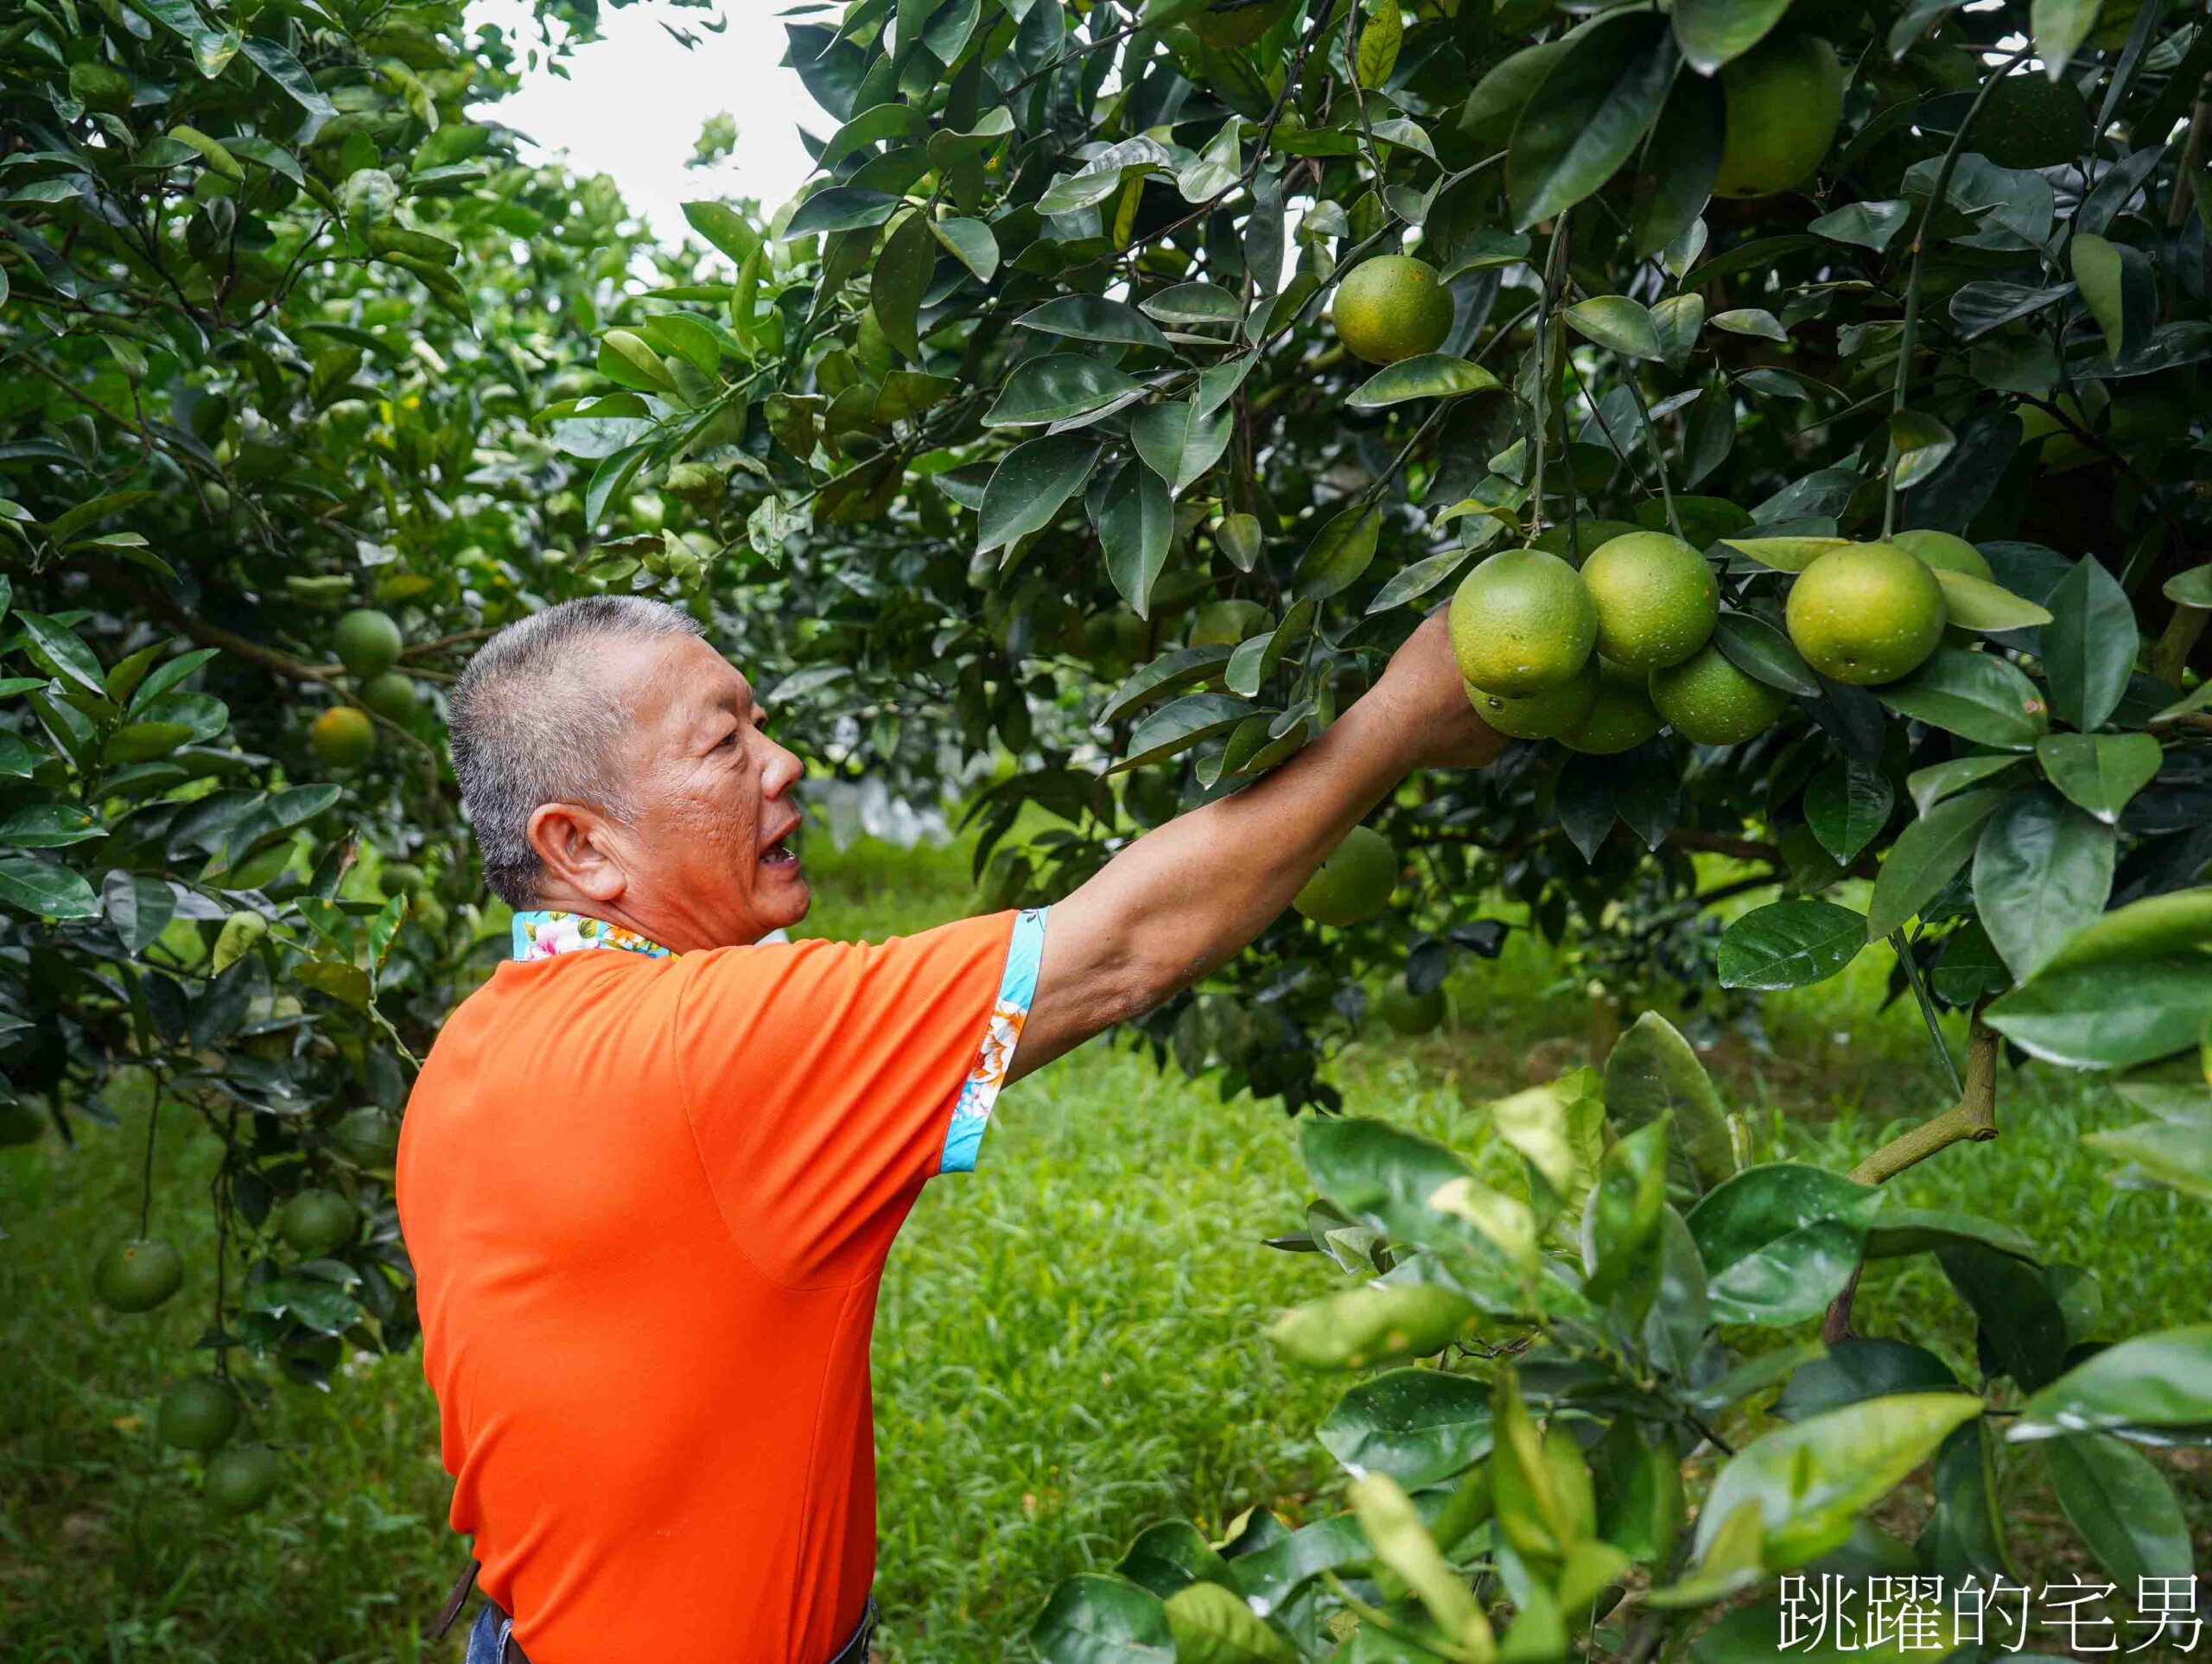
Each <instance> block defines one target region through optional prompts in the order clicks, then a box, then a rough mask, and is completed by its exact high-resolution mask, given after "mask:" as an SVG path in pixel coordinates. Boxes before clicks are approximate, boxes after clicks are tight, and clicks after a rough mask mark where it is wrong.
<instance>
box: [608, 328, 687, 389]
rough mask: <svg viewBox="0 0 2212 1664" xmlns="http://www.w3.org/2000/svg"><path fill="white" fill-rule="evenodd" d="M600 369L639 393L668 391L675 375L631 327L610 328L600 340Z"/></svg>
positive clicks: (672, 386)
mask: <svg viewBox="0 0 2212 1664" xmlns="http://www.w3.org/2000/svg"><path fill="white" fill-rule="evenodd" d="M599 373H600V374H601V375H602V376H605V377H606V378H607V379H608V380H609V381H611V382H613V384H615V385H616V386H618V387H627V388H630V389H632V390H633V391H637V392H640V393H669V392H673V391H675V389H676V378H675V377H674V376H672V375H671V374H670V373H669V369H668V365H665V364H664V363H663V362H662V361H661V356H660V354H659V353H658V352H654V351H653V349H652V347H650V346H646V345H645V340H644V339H643V338H642V337H640V336H639V334H637V333H635V332H634V331H632V330H628V329H610V330H608V331H607V333H606V335H605V336H604V337H603V338H602V339H601V341H600V343H599Z"/></svg>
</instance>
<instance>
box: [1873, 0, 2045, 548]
mask: <svg viewBox="0 0 2212 1664" xmlns="http://www.w3.org/2000/svg"><path fill="white" fill-rule="evenodd" d="M2034 49H2035V47H2034V42H2032V41H2031V42H2029V43H2028V44H2027V45H2026V46H2024V47H2022V48H2020V49H2019V50H2018V52H2016V53H2014V54H2012V56H2011V57H2010V58H2007V59H2006V60H2005V61H2004V62H2003V63H2002V64H2000V65H1999V66H1998V68H1997V73H1995V74H1993V75H1992V76H1991V77H1990V78H1989V79H1987V80H1986V81H1984V82H1983V83H1982V84H1981V91H1980V92H1977V93H1975V94H1974V102H1973V103H1972V104H1971V105H1967V113H1966V118H1965V119H1964V120H1963V121H1961V122H1960V124H1959V130H1958V131H1957V132H1955V133H1954V134H1952V135H1951V148H1950V149H1948V150H1946V151H1944V152H1943V162H1942V166H1941V167H1939V168H1936V184H1935V188H1934V189H1932V190H1931V191H1929V194H1928V206H1926V207H1924V208H1923V209H1922V210H1921V211H1920V220H1919V223H1918V224H1917V225H1915V226H1914V227H1913V232H1912V245H1911V246H1912V271H1911V273H1910V276H1907V277H1906V279H1905V285H1904V329H1903V330H1902V331H1900V332H1899V333H1898V335H1897V390H1896V391H1895V392H1894V393H1892V394H1891V398H1890V414H1891V416H1899V415H1902V414H1903V413H1904V401H1905V395H1906V393H1907V392H1908V391H1910V388H1911V385H1912V353H1913V347H1914V345H1915V343H1916V340H1918V337H1919V334H1920V273H1921V268H1922V267H1923V265H1924V264H1926V262H1927V258H1928V222H1929V219H1933V218H1934V217H1935V215H1936V212H1937V211H1938V210H1939V209H1941V208H1942V206H1943V204H1944V203H1945V202H1947V201H1948V200H1949V199H1950V191H1951V174H1952V172H1953V170H1954V169H1955V168H1957V167H1958V165H1959V156H1960V153H1961V151H1962V150H1963V149H1965V147H1966V142H1967V133H1968V132H1969V131H1970V130H1972V129H1973V127H1974V117H1976V116H1978V115H1980V113H1981V107H1982V105H1985V104H1986V103H1988V102H1989V95H1990V93H1991V92H1992V91H1993V89H1994V88H1995V87H1996V86H1997V84H1998V83H1999V81H2001V80H2003V79H2005V76H2006V75H2008V74H2010V73H2012V69H2013V67H2015V66H2016V65H2018V63H2019V61H2020V60H2022V59H2023V58H2025V57H2026V56H2027V55H2028V54H2029V53H2031V51H2033V50H2034ZM1890 448H1891V458H1890V467H1889V477H1888V479H1887V480H1886V481H1885V484H1884V487H1883V492H1882V541H1883V542H1884V543H1887V542H1889V540H1890V535H1891V533H1892V532H1894V531H1895V530H1897V457H1896V449H1897V443H1896V441H1895V440H1892V441H1891V447H1890Z"/></svg>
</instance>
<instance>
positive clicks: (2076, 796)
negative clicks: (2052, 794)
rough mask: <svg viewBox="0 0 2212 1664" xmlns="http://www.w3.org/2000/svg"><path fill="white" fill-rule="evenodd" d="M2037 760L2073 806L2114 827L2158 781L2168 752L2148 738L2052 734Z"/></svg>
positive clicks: (2041, 744) (2040, 742) (2041, 746)
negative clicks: (2138, 795) (2136, 798)
mask: <svg viewBox="0 0 2212 1664" xmlns="http://www.w3.org/2000/svg"><path fill="white" fill-rule="evenodd" d="M2036 760H2037V762H2039V763H2041V764H2042V765H2043V772H2044V775H2045V776H2046V777H2047V778H2049V779H2050V783H2051V784H2053V785H2055V786H2056V787H2057V788H2058V789H2059V791H2061V792H2063V794H2064V795H2065V797H2066V799H2067V801H2068V802H2069V803H2078V804H2080V805H2081V807H2082V808H2083V809H2086V810H2088V811H2089V813H2090V814H2092V815H2094V816H2096V817H2097V818H2098V819H2099V820H2101V821H2102V822H2105V824H2106V825H2107V826H2110V825H2113V824H2116V823H2117V822H2118V821H2119V819H2120V810H2123V809H2125V808H2126V807H2127V804H2128V802H2129V800H2130V799H2131V798H2133V797H2134V796H2135V794H2136V793H2137V792H2139V791H2141V790H2142V789H2143V788H2144V787H2145V786H2146V785H2148V784H2151V782H2152V780H2154V779H2156V778H2158V770H2159V768H2160V766H2161V765H2163V764H2164V760H2165V753H2164V751H2163V750H2161V749H2160V747H2159V745H2158V740H2156V739H2155V738H2154V737H2152V735H2150V734H2046V735H2045V736H2044V738H2042V739H2041V740H2037V741H2036Z"/></svg>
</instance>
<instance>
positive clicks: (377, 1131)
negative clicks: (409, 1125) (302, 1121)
mask: <svg viewBox="0 0 2212 1664" xmlns="http://www.w3.org/2000/svg"><path fill="white" fill-rule="evenodd" d="M329 1137H330V1143H331V1146H332V1147H333V1148H334V1149H335V1150H336V1151H337V1152H338V1153H339V1154H340V1155H342V1156H344V1157H345V1158H346V1160H348V1161H350V1162H352V1163H353V1165H355V1166H357V1167H389V1166H390V1165H391V1159H392V1157H394V1156H395V1155H397V1154H398V1153H399V1128H398V1127H397V1124H395V1123H394V1121H392V1119H391V1116H390V1115H386V1114H385V1112H384V1111H383V1110H381V1109H348V1110H347V1111H346V1113H345V1114H344V1115H340V1117H339V1118H338V1124H337V1125H336V1126H335V1127H332V1128H331V1129H330V1134H329Z"/></svg>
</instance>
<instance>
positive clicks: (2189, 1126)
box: [2082, 1117, 2212, 1202]
mask: <svg viewBox="0 0 2212 1664" xmlns="http://www.w3.org/2000/svg"><path fill="white" fill-rule="evenodd" d="M2082 1143H2084V1144H2086V1145H2088V1146H2089V1147H2090V1148H2092V1149H2094V1150H2096V1151H2098V1152H2099V1153H2101V1154H2104V1155H2108V1156H2110V1157H2112V1158H2113V1159H2114V1160H2115V1161H2125V1162H2126V1163H2128V1164H2129V1165H2130V1166H2131V1167H2132V1168H2133V1169H2134V1172H2133V1175H2131V1177H2132V1178H2141V1179H2144V1180H2147V1181H2149V1182H2150V1183H2152V1184H2163V1185H2164V1186H2165V1187H2166V1188H2167V1189H2168V1190H2171V1191H2181V1192H2182V1193H2183V1195H2184V1196H2193V1197H2196V1198H2197V1199H2198V1200H2199V1201H2203V1202H2212V1117H2209V1118H2207V1119H2204V1120H2201V1121H2186V1122H2183V1121H2139V1122H2137V1123H2136V1124H2135V1125H2134V1126H2133V1127H2107V1129H2106V1130H2104V1131H2103V1132H2100V1133H2084V1134H2082Z"/></svg>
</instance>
